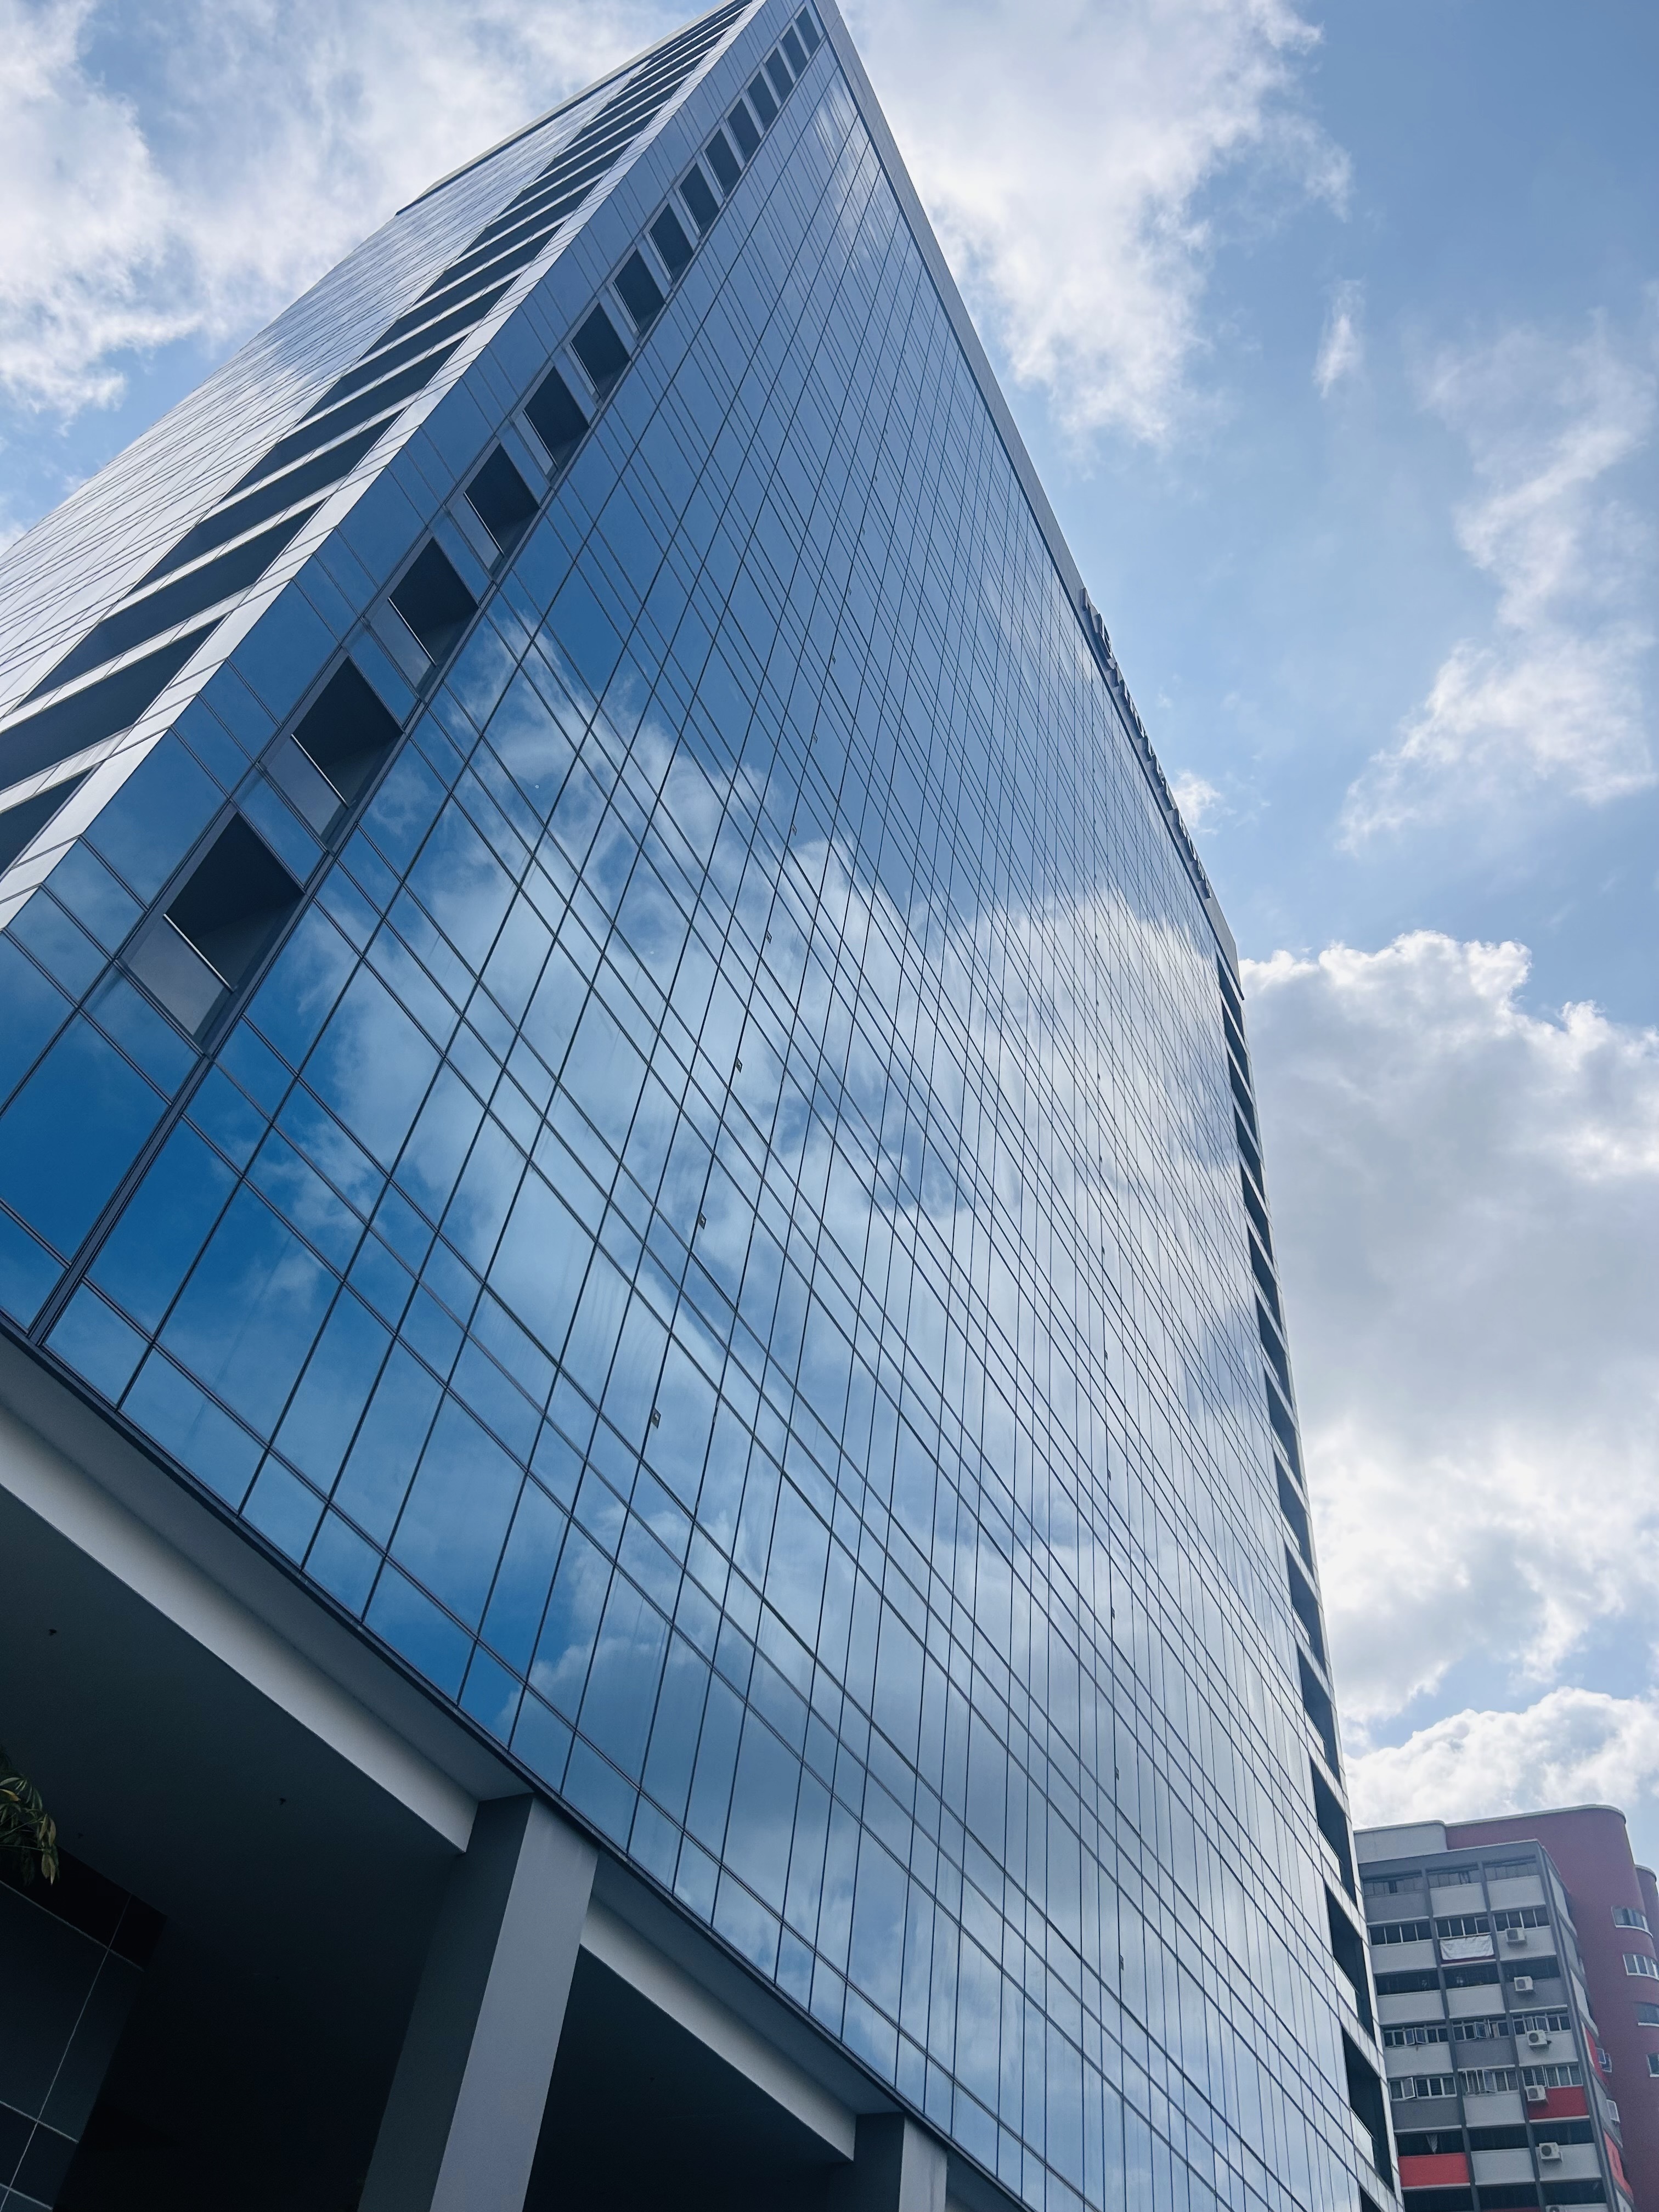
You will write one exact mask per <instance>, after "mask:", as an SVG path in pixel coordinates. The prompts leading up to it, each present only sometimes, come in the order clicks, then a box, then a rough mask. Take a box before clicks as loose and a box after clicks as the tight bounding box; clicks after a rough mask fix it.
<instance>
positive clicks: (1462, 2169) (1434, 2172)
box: [1400, 2150, 1469, 2189]
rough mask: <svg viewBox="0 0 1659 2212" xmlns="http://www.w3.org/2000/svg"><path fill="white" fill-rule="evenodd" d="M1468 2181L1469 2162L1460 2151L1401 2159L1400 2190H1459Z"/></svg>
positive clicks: (1445, 2151) (1446, 2151) (1440, 2152)
mask: <svg viewBox="0 0 1659 2212" xmlns="http://www.w3.org/2000/svg"><path fill="white" fill-rule="evenodd" d="M1468 2179H1469V2162H1468V2159H1467V2158H1465V2157H1464V2155H1463V2154H1462V2151H1461V2150H1443V2151H1438V2152H1437V2153H1435V2154H1434V2155H1433V2156H1431V2157H1425V2158H1402V2159H1401V2161H1400V2186H1401V2188H1402V2189H1461V2188H1463V2187H1466V2186H1467V2185H1468Z"/></svg>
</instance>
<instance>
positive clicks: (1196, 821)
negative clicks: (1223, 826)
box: [1170, 769, 1226, 829]
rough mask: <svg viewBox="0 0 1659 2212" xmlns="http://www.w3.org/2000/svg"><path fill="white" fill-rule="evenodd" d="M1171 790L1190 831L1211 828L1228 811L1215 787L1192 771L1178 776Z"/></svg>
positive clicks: (1186, 770)
mask: <svg viewBox="0 0 1659 2212" xmlns="http://www.w3.org/2000/svg"><path fill="white" fill-rule="evenodd" d="M1170 791H1171V792H1172V793H1173V794H1174V797H1175V803H1176V805H1177V806H1178V807H1179V808H1180V809H1181V815H1182V820H1183V821H1184V822H1185V823H1186V824H1187V827H1188V829H1206V828H1209V827H1211V826H1212V825H1213V824H1214V823H1215V822H1216V821H1217V820H1218V818H1219V817H1221V816H1222V815H1223V814H1225V811H1226V802H1225V800H1224V799H1223V798H1222V796H1221V793H1220V792H1219V791H1218V789H1217V788H1216V787H1215V785H1214V784H1212V782H1211V781H1210V780H1209V778H1208V777H1207V776H1203V775H1197V774H1196V773H1194V770H1193V769H1185V770H1183V771H1182V774H1181V775H1178V776H1176V780H1175V781H1174V782H1173V783H1172V784H1171V785H1170Z"/></svg>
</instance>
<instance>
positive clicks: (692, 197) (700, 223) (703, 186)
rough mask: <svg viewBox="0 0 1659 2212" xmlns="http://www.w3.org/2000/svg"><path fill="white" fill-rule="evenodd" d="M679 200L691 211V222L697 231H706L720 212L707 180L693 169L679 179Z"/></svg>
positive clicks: (718, 203) (697, 170) (718, 204)
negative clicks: (694, 224)
mask: <svg viewBox="0 0 1659 2212" xmlns="http://www.w3.org/2000/svg"><path fill="white" fill-rule="evenodd" d="M680 197H681V198H682V199H683V200H684V202H685V204H686V206H687V207H688V208H689V209H690V210H691V220H692V222H695V223H696V226H697V228H698V229H699V230H707V229H708V226H709V225H710V223H712V222H714V217H715V216H717V215H718V214H719V213H720V202H719V201H718V200H717V199H716V198H715V197H714V192H713V191H711V190H710V188H709V183H708V178H707V177H705V176H704V174H703V173H702V170H701V169H699V168H696V167H692V168H691V169H690V170H688V171H687V173H686V174H685V175H684V177H683V178H682V179H680Z"/></svg>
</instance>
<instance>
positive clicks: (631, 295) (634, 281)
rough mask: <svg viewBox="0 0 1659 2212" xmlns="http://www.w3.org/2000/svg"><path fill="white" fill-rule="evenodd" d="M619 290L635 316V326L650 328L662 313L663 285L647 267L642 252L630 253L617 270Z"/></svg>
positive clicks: (642, 329)
mask: <svg viewBox="0 0 1659 2212" xmlns="http://www.w3.org/2000/svg"><path fill="white" fill-rule="evenodd" d="M617 295H618V296H619V297H620V299H621V301H622V303H623V307H626V308H627V310H628V312H629V314H630V315H632V317H633V318H634V327H635V329H636V330H638V331H647V330H649V329H650V327H651V325H652V324H653V323H654V322H655V320H656V319H657V317H658V316H659V314H660V313H662V287H661V286H660V285H659V283H658V282H657V280H656V278H655V277H654V276H653V275H652V274H651V271H650V270H648V269H647V267H646V265H645V256H644V255H643V254H642V253H630V254H629V257H628V258H627V260H626V261H624V262H623V265H622V267H621V268H620V269H619V270H617Z"/></svg>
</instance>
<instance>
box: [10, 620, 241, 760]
mask: <svg viewBox="0 0 1659 2212" xmlns="http://www.w3.org/2000/svg"><path fill="white" fill-rule="evenodd" d="M216 625H217V617H216V618H215V620H214V621H213V622H209V623H203V625H202V627H201V629H193V630H191V632H190V634H189V635H187V636H185V637H176V638H174V639H173V641H172V643H171V644H170V645H159V646H157V647H156V648H155V652H154V653H145V654H144V656H143V659H140V660H131V661H129V662H128V663H127V665H126V666H125V668H118V669H116V670H114V671H112V673H111V674H110V675H108V676H100V677H99V678H98V679H97V680H96V682H95V683H92V684H87V685H85V686H84V687H83V688H82V690H79V691H71V692H70V694H69V695H68V696H67V697H65V698H62V699H54V700H53V701H52V702H51V704H50V705H48V706H45V707H41V708H38V709H37V710H36V712H35V713H34V714H30V715H28V716H27V717H26V718H25V719H24V720H22V721H21V722H14V723H13V724H12V726H11V727H10V728H9V730H6V731H3V732H0V786H9V785H11V784H14V783H21V781H23V778H24V777H25V776H26V775H39V773H40V770H41V769H43V768H55V767H56V766H57V764H58V762H59V761H61V760H67V759H68V758H69V757H70V754H71V753H78V752H82V751H84V750H85V749H86V747H87V746H88V745H95V744H97V743H98V741H99V739H100V738H112V737H113V736H114V735H115V733H116V732H117V731H118V730H126V729H131V726H132V725H133V724H134V723H135V722H136V721H137V719H138V717H139V716H140V714H143V711H144V709H145V708H147V707H149V706H151V705H153V704H154V702H155V700H156V699H157V698H158V697H159V696H160V695H161V692H162V691H163V690H166V688H167V685H168V684H170V683H171V682H172V681H173V678H174V677H175V676H176V675H177V674H178V673H179V670H180V669H181V668H182V667H183V666H184V665H185V662H186V661H187V660H188V659H190V656H191V653H194V652H195V650H196V648H197V646H198V645H200V643H201V642H202V641H203V639H204V637H206V636H208V635H210V632H211V631H212V630H213V629H215V628H216Z"/></svg>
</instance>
